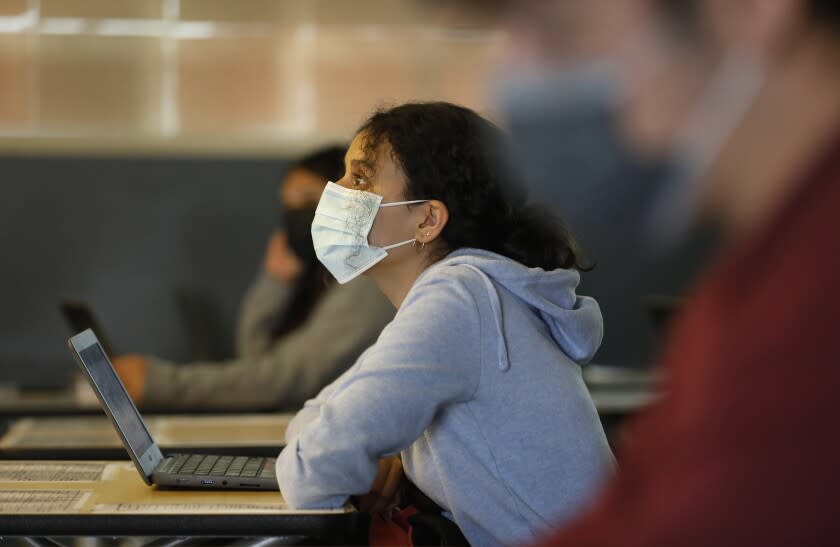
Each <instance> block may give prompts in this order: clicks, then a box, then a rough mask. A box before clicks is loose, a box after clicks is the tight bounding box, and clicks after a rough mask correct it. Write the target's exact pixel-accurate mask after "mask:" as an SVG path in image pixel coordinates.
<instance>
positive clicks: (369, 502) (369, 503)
mask: <svg viewBox="0 0 840 547" xmlns="http://www.w3.org/2000/svg"><path fill="white" fill-rule="evenodd" d="M403 476H404V475H403V466H402V460H401V459H400V457H399V456H389V457H387V458H382V459H381V460H379V472H378V473H377V474H376V478H375V479H374V480H373V484H372V485H371V487H370V492H369V493H367V494H365V495H364V496H362V497H361V498H360V499H359V509H360V510H361V511H366V512H369V513H383V512H386V511H389V510H390V509H393V508H394V507H396V506H397V505H398V504H399V502H400V487H401V486H402V482H403Z"/></svg>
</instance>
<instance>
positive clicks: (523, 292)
mask: <svg viewBox="0 0 840 547" xmlns="http://www.w3.org/2000/svg"><path fill="white" fill-rule="evenodd" d="M451 266H466V267H468V268H469V269H470V270H472V271H474V272H476V274H478V276H479V277H481V279H482V281H483V282H484V287H485V288H486V289H487V293H488V296H489V298H490V305H491V307H492V309H493V314H494V316H495V320H496V328H497V329H498V334H499V367H500V368H501V369H503V370H506V369H507V368H509V366H510V362H509V361H508V354H507V342H506V340H505V330H504V322H503V321H504V318H503V315H502V304H501V299H500V298H499V292H498V287H504V288H505V289H507V290H508V291H510V292H511V293H513V294H514V295H515V296H516V297H517V298H519V299H520V300H522V301H523V302H525V303H526V304H528V305H529V306H530V307H532V308H534V309H535V310H536V311H537V313H538V314H539V315H540V317H541V318H542V320H543V321H544V322H545V324H546V325H548V328H549V331H550V332H551V336H552V338H554V341H555V342H557V345H559V346H560V348H561V349H562V350H563V353H565V354H566V355H567V356H568V357H569V358H571V359H572V360H574V361H576V362H577V363H579V364H581V365H582V364H585V363H588V362H589V361H590V360H591V359H592V357H593V356H594V355H595V352H596V351H597V350H598V347H599V346H600V345H601V341H602V340H603V337H604V321H603V318H602V316H601V309H600V307H599V306H598V303H597V302H596V301H595V300H594V299H593V298H590V297H587V296H578V295H577V293H576V292H575V291H576V289H577V286H578V284H579V283H580V273H578V272H577V271H576V270H564V269H558V270H552V271H545V270H543V269H542V268H529V267H527V266H525V265H523V264H520V263H519V262H516V261H514V260H511V259H510V258H507V257H504V256H501V255H498V254H496V253H492V252H490V251H485V250H481V249H459V250H457V251H454V252H452V253H450V254H449V255H448V256H447V257H446V258H444V259H443V260H441V261H440V262H438V263H437V264H436V265H435V267H444V268H445V267H451Z"/></svg>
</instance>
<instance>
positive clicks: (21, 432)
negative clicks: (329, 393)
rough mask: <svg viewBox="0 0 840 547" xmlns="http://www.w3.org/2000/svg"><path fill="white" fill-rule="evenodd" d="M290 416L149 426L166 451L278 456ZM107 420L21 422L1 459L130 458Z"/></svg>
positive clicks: (9, 434) (173, 420)
mask: <svg viewBox="0 0 840 547" xmlns="http://www.w3.org/2000/svg"><path fill="white" fill-rule="evenodd" d="M292 416H293V415H291V414H232V415H231V414H229V415H218V416H204V415H202V416H180V415H179V416H151V417H148V418H146V419H145V422H146V425H147V426H148V427H149V430H150V432H151V434H152V437H154V439H155V441H156V442H157V444H158V445H159V446H160V447H161V449H162V450H163V451H164V452H175V451H182V452H205V453H206V452H213V453H232V452H236V453H237V454H241V455H246V456H256V455H259V456H274V455H276V454H277V452H278V451H279V450H280V448H282V446H283V444H284V438H285V435H286V426H287V425H288V424H289V421H290V420H291V418H292ZM125 458H126V453H125V449H124V448H123V445H122V443H121V442H120V439H119V437H118V435H117V432H116V430H115V429H114V427H113V426H112V425H111V422H110V420H108V418H107V417H105V416H71V417H60V418H59V417H55V418H52V417H50V418H43V417H41V418H21V419H18V420H15V421H13V422H12V423H11V424H10V425H9V427H8V429H7V430H6V433H5V434H4V435H3V436H2V437H0V459H125Z"/></svg>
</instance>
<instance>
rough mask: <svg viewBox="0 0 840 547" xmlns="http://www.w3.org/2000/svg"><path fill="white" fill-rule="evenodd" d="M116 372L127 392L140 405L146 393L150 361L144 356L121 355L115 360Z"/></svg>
mask: <svg viewBox="0 0 840 547" xmlns="http://www.w3.org/2000/svg"><path fill="white" fill-rule="evenodd" d="M113 364H114V370H116V371H117V374H118V375H119V377H120V380H122V383H123V385H124V386H125V389H126V391H128V394H129V395H130V396H131V398H132V399H133V400H134V402H135V403H139V402H141V401H142V400H143V396H144V395H145V393H146V369H147V368H148V366H149V363H148V361H147V360H146V358H145V357H143V356H142V355H121V356H120V357H117V358H116V359H114V360H113Z"/></svg>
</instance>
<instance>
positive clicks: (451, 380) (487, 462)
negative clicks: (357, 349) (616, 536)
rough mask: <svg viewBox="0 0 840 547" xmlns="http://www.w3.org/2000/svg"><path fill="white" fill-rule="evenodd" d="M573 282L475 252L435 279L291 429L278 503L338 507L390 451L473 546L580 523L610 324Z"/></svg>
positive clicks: (597, 455)
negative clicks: (591, 378)
mask: <svg viewBox="0 0 840 547" xmlns="http://www.w3.org/2000/svg"><path fill="white" fill-rule="evenodd" d="M579 279H580V276H579V274H578V273H577V272H576V271H573V270H555V271H550V272H546V271H544V270H542V269H539V268H527V267H526V266H523V265H522V264H519V263H517V262H514V261H512V260H510V259H508V258H505V257H502V256H499V255H497V254H494V253H490V252H487V251H482V250H476V249H461V250H459V251H456V252H454V253H452V254H450V255H449V256H448V257H447V258H445V259H444V260H442V261H440V262H438V263H436V264H434V265H433V266H431V267H430V268H428V269H427V270H426V271H425V272H423V274H422V275H421V276H420V277H419V278H418V279H417V281H416V282H415V284H414V286H413V287H412V288H411V290H410V291H409V293H408V295H407V296H406V298H405V301H404V302H403V304H402V306H401V307H400V309H399V310H398V312H397V315H396V317H395V318H394V320H393V321H392V322H391V323H390V324H389V325H388V326H387V327H386V328H385V329H384V330H383V331H382V334H381V335H380V337H379V339H378V340H377V342H376V343H375V344H374V345H373V346H372V347H370V348H369V349H368V350H367V351H366V352H365V353H363V354H362V355H361V357H359V359H358V361H357V362H356V364H355V365H354V366H353V367H351V368H350V369H349V370H348V371H347V372H346V373H345V374H343V375H342V376H341V377H340V378H338V379H337V380H336V381H335V382H334V383H332V384H331V385H329V386H328V387H326V388H325V389H324V390H323V391H322V392H321V393H320V394H319V395H318V397H317V398H315V399H313V400H311V401H308V402H307V403H306V405H305V407H304V409H303V410H301V411H300V413H299V414H298V415H297V416H296V417H295V419H294V420H293V422H292V423H291V425H290V427H289V429H288V431H287V433H286V442H287V447H286V449H285V450H284V451H283V452H282V453H281V454H280V457H279V458H278V460H277V478H278V481H279V483H280V488H281V491H282V492H283V495H284V497H285V498H286V500H287V501H288V502H289V503H290V504H291V505H293V506H295V507H306V508H320V507H329V506H336V505H339V504H341V503H343V502H344V501H345V500H346V499H347V496H348V495H354V494H364V493H366V492H367V491H368V490H369V488H370V486H371V483H372V482H373V479H374V477H375V476H376V472H377V469H378V466H377V462H378V460H379V458H381V457H383V456H387V455H390V454H394V453H397V452H399V453H401V455H402V460H403V466H404V468H405V471H406V475H407V476H408V478H409V479H410V480H411V481H413V482H414V483H415V484H416V485H417V486H418V487H419V488H420V489H421V490H422V491H423V492H424V493H426V494H427V495H428V496H429V497H431V498H432V499H433V500H435V501H436V502H437V503H438V504H439V505H441V506H442V507H443V508H444V509H445V510H447V511H448V513H449V514H450V515H451V516H452V518H453V519H454V521H455V522H456V523H457V524H458V526H459V527H460V528H461V530H462V531H463V532H464V534H465V535H466V537H467V539H468V540H469V541H470V542H471V543H472V544H474V545H495V544H511V543H519V542H527V541H529V540H531V539H533V538H534V537H536V536H537V535H538V534H540V533H542V532H544V531H546V530H547V529H548V528H549V527H550V526H556V525H559V524H562V523H563V522H565V521H566V520H568V519H569V518H571V517H572V516H573V515H575V514H577V513H578V512H580V511H581V510H582V509H583V508H584V507H585V506H586V505H587V503H588V502H589V501H590V500H591V499H592V498H593V495H594V493H595V491H596V489H597V488H598V486H599V484H600V483H601V482H602V480H603V479H604V478H605V476H606V475H607V474H608V473H609V471H610V470H611V468H612V466H613V459H612V454H611V452H610V449H609V446H608V444H607V440H606V438H605V436H604V432H603V429H602V428H601V424H600V422H599V419H598V415H597V413H596V411H595V407H594V405H593V403H592V400H591V398H590V396H589V393H588V392H587V390H586V387H585V385H584V383H583V380H582V379H581V369H580V364H582V363H585V362H587V361H588V360H589V359H590V358H591V357H592V356H593V355H594V353H595V351H596V350H597V348H598V346H599V344H600V343H601V338H602V334H603V325H602V320H601V313H600V310H599V308H598V305H597V303H596V302H595V301H594V300H592V299H591V298H586V297H579V296H577V295H576V294H575V288H576V287H577V285H578V282H579Z"/></svg>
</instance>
